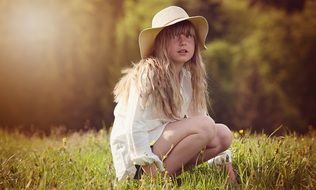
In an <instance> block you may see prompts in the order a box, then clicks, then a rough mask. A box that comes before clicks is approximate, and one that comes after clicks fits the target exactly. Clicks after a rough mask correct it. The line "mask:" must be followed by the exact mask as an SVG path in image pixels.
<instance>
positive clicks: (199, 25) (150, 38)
mask: <svg viewBox="0 0 316 190" xmlns="http://www.w3.org/2000/svg"><path fill="white" fill-rule="evenodd" d="M185 20H188V21H190V22H191V23H192V24H193V26H194V28H195V29H196V31H197V33H198V40H199V45H200V47H201V48H202V49H206V46H205V40H206V36H207V33H208V22H207V20H206V19H205V18H204V17H202V16H192V17H187V18H181V19H176V20H174V21H172V22H169V23H168V24H166V25H165V26H162V27H157V28H147V29H144V30H142V31H141V32H140V34H139V37H138V43H139V49H140V56H141V58H146V57H148V56H150V55H151V54H152V52H153V47H154V43H155V39H156V37H157V35H158V34H159V32H160V31H161V30H162V29H164V28H165V27H168V26H171V25H173V24H176V23H178V22H181V21H185Z"/></svg>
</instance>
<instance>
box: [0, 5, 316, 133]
mask: <svg viewBox="0 0 316 190" xmlns="http://www.w3.org/2000/svg"><path fill="white" fill-rule="evenodd" d="M169 5H179V6H182V7H183V8H185V9H186V10H187V11H188V12H189V14H190V15H203V16H204V17H206V18H207V20H208V21H209V24H210V32H209V35H208V38H207V46H208V49H207V50H206V51H205V52H203V57H204V61H205V63H206V68H207V72H208V74H209V87H210V88H209V92H210V95H211V97H212V102H213V104H212V108H210V113H211V115H212V116H213V117H214V119H215V120H216V121H217V122H223V123H225V124H227V125H228V126H229V127H230V128H232V129H241V128H251V129H253V130H257V131H261V130H264V131H265V132H268V133H269V132H272V131H273V130H274V129H276V128H278V127H279V126H280V125H283V126H284V127H283V128H281V130H280V131H279V132H285V131H287V130H296V131H299V132H306V131H307V130H308V126H316V118H315V113H316V101H315V97H316V90H315V88H314V85H313V83H314V82H315V81H316V80H315V74H314V73H315V71H316V63H315V61H316V52H315V49H316V47H315V46H316V30H315V28H316V20H315V19H314V18H315V16H316V12H315V11H314V10H315V8H316V2H315V1H313V0H305V1H299V2H296V1H292V0H282V1H267V0H243V1H239V0H230V1H222V0H197V1H184V0H163V1H158V0H153V1H145V0H138V1H135V0H125V1H123V0H118V1H114V0H110V1H102V0H91V1H85V0H69V1H62V0H56V1H49V0H46V1H43V0H41V1H40V0H30V1H28V2H27V3H26V2H24V1H22V0H12V1H0V12H1V16H0V35H1V39H0V90H1V93H0V125H1V127H2V128H10V127H11V126H15V128H21V129H27V130H30V126H34V129H35V130H38V129H42V130H46V129H47V130H48V131H49V126H51V127H54V126H56V125H66V126H67V127H68V128H69V129H76V130H77V129H82V128H91V127H94V128H101V127H104V125H105V126H106V127H109V126H110V125H111V124H112V122H113V108H114V104H113V95H112V90H113V87H114V84H115V83H116V82H117V81H118V80H119V77H120V76H121V74H120V71H121V70H122V69H123V68H125V67H129V66H130V65H131V62H132V61H133V62H137V61H138V60H139V58H140V56H139V50H138V34H139V32H140V31H141V30H142V29H144V28H147V27H150V25H151V19H152V17H153V15H154V14H155V13H156V12H157V11H158V10H160V9H162V8H164V7H166V6H169ZM28 12H33V13H34V15H35V17H36V18H37V19H38V18H40V17H43V20H44V17H45V15H49V17H48V16H47V18H49V19H48V20H46V25H44V23H45V20H44V23H42V24H41V23H40V21H39V20H36V19H33V21H30V22H31V23H28V25H27V26H30V25H34V23H35V29H34V28H33V29H32V30H31V29H27V27H25V28H23V27H21V26H22V25H23V23H25V22H26V20H25V17H27V15H28ZM22 13H25V14H22ZM14 15H18V16H14ZM14 17H15V20H14V19H13V18H14ZM47 18H46V19H47ZM47 23H48V24H47ZM44 26H45V27H44ZM36 27H37V29H36ZM39 30H40V31H41V32H40V31H39Z"/></svg>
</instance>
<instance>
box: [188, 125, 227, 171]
mask: <svg viewBox="0 0 316 190" xmlns="http://www.w3.org/2000/svg"><path fill="white" fill-rule="evenodd" d="M215 128H216V136H215V138H213V139H211V141H209V142H208V144H207V146H206V149H205V150H204V151H201V152H200V153H199V154H197V155H195V157H193V158H192V159H191V160H190V161H189V162H188V164H187V165H186V168H190V167H192V166H195V165H198V164H200V163H203V162H205V161H207V160H209V159H211V158H213V157H215V156H216V155H218V154H219V153H221V152H223V151H225V150H227V149H228V148H229V147H230V145H231V143H232V139H233V136H232V133H231V131H230V130H229V128H228V127H227V126H226V125H224V124H218V123H216V124H215Z"/></svg>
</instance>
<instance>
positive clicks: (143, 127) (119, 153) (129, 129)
mask: <svg viewBox="0 0 316 190" xmlns="http://www.w3.org/2000/svg"><path fill="white" fill-rule="evenodd" d="M180 79H181V80H180V81H181V84H180V85H181V88H180V93H181V95H182V97H183V100H184V103H183V105H182V112H181V116H182V117H185V116H187V117H189V115H190V113H189V107H190V102H191V98H192V86H191V74H190V72H189V71H187V70H186V69H184V68H183V69H182V71H181V74H180ZM132 84H133V82H132ZM140 102H141V99H140V95H139V93H138V92H137V90H136V87H135V85H131V88H130V93H129V97H128V101H127V104H124V103H123V101H119V102H118V104H117V105H116V107H115V109H114V116H115V120H114V123H113V128H112V131H111V136H110V145H111V151H112V158H113V162H114V168H115V172H116V177H117V178H118V180H121V179H126V178H131V179H132V178H133V177H134V175H135V173H136V168H135V165H145V164H150V163H153V162H155V164H156V165H157V167H158V168H159V170H160V171H164V167H163V164H162V161H161V160H160V159H159V157H158V156H157V155H155V154H154V153H153V152H152V150H151V148H150V145H153V144H154V143H155V142H156V140H157V139H158V138H159V137H160V135H161V134H162V132H163V130H164V128H165V126H166V125H167V124H168V123H169V122H173V120H165V119H162V118H161V117H159V115H158V114H157V113H156V112H155V110H154V109H153V106H147V107H146V108H144V109H142V108H141V106H140Z"/></svg>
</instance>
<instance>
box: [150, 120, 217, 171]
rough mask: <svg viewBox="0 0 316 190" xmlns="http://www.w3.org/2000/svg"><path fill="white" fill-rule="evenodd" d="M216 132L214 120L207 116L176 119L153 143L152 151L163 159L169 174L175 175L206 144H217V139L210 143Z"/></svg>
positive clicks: (215, 145) (213, 145)
mask: <svg viewBox="0 0 316 190" xmlns="http://www.w3.org/2000/svg"><path fill="white" fill-rule="evenodd" d="M216 133H217V131H216V127H215V122H214V121H213V119H212V118H210V117H208V116H196V117H192V118H187V119H183V120H180V121H176V122H173V123H170V124H168V125H167V126H166V128H165V130H164V131H163V133H162V135H161V136H160V137H159V139H158V140H157V142H156V143H155V144H154V146H153V152H154V153H155V154H156V155H158V156H159V157H160V158H161V159H163V162H164V164H165V167H166V170H167V171H168V173H169V175H177V174H178V172H179V171H181V170H182V168H183V167H184V166H185V165H187V164H188V163H189V162H190V161H191V160H192V159H194V158H195V157H196V155H197V154H198V153H199V152H200V151H201V150H204V149H205V148H206V147H208V145H212V147H217V146H218V145H217V144H216V143H217V142H218V140H216V141H215V142H214V143H213V144H212V143H211V144H210V142H212V139H215V138H216ZM215 153H218V151H216V152H215ZM215 153H214V155H213V156H215ZM166 154H168V155H166Z"/></svg>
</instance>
